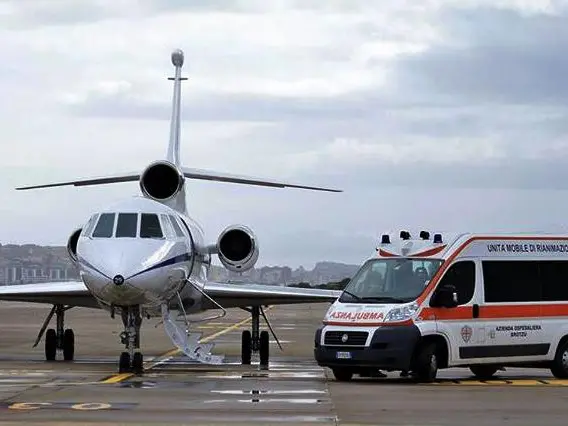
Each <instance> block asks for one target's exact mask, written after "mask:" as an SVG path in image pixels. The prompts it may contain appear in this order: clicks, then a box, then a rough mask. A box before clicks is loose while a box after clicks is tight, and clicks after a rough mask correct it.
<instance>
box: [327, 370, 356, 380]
mask: <svg viewBox="0 0 568 426" xmlns="http://www.w3.org/2000/svg"><path fill="white" fill-rule="evenodd" d="M332 371H333V376H334V377H335V380H337V381H338V382H348V381H350V380H351V379H352V378H353V371H351V370H348V369H346V368H334V369H332Z"/></svg>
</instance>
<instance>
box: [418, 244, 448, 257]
mask: <svg viewBox="0 0 568 426" xmlns="http://www.w3.org/2000/svg"><path fill="white" fill-rule="evenodd" d="M445 248H446V244H444V245H443V246H440V247H434V248H431V249H428V250H424V251H421V252H418V253H414V254H411V255H410V256H412V257H414V256H426V257H427V256H434V255H435V254H438V253H440V252H441V251H442V250H444V249H445Z"/></svg>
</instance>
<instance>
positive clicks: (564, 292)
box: [538, 260, 568, 302]
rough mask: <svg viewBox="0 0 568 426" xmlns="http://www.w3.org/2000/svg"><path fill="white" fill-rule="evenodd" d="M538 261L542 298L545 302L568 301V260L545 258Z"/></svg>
mask: <svg viewBox="0 0 568 426" xmlns="http://www.w3.org/2000/svg"><path fill="white" fill-rule="evenodd" d="M538 263H539V270H540V281H541V284H542V300H543V301H544V302H556V301H568V262H566V261H565V260H544V261H540V262H538Z"/></svg>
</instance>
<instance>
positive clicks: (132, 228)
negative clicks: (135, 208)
mask: <svg viewBox="0 0 568 426" xmlns="http://www.w3.org/2000/svg"><path fill="white" fill-rule="evenodd" d="M137 230H138V213H119V214H118V221H117V223H116V238H124V237H128V238H136V231H137Z"/></svg>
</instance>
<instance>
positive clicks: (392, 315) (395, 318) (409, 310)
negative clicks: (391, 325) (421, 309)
mask: <svg viewBox="0 0 568 426" xmlns="http://www.w3.org/2000/svg"><path fill="white" fill-rule="evenodd" d="M417 311H418V303H416V302H412V303H409V304H407V305H402V306H399V307H398V308H394V309H391V310H390V311H389V312H388V313H387V316H386V317H385V322H399V321H406V320H407V319H409V318H410V317H412V316H413V315H414V314H415V313H416V312H417Z"/></svg>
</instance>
